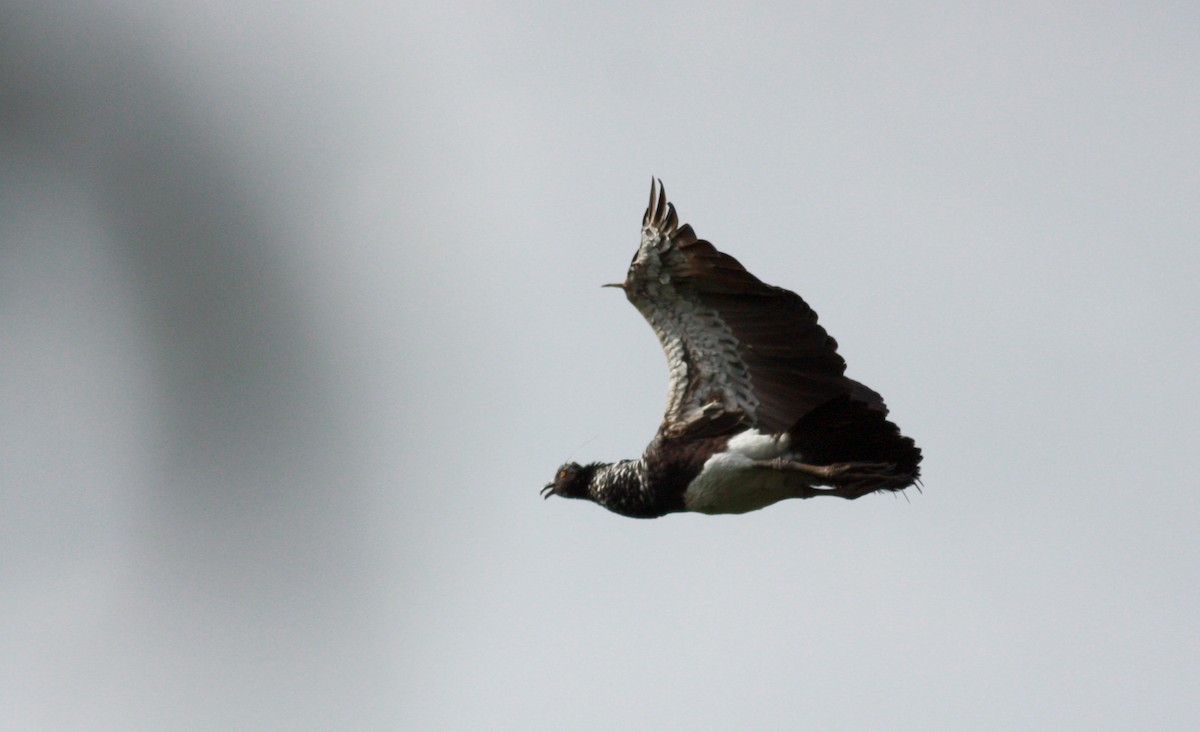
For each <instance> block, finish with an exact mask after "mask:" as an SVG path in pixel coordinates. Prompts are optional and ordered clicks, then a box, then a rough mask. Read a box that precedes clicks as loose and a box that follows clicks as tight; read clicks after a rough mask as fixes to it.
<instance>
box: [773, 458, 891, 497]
mask: <svg viewBox="0 0 1200 732" xmlns="http://www.w3.org/2000/svg"><path fill="white" fill-rule="evenodd" d="M755 466H757V467H763V468H771V469H773V470H785V471H788V472H796V473H801V474H803V475H805V476H807V477H809V478H811V479H813V484H814V485H824V486H829V487H828V488H820V489H814V490H812V492H811V493H808V492H805V495H804V496H803V497H805V498H808V497H810V496H839V497H841V498H847V499H850V500H853V499H855V498H861V497H862V496H865V495H867V494H868V493H873V492H875V491H877V490H879V489H880V488H886V487H887V486H888V485H890V484H893V483H895V482H897V480H898V479H899V480H903V479H902V478H899V477H898V476H897V475H895V473H894V472H893V471H894V470H895V469H896V465H895V464H894V463H870V462H845V463H831V464H829V465H809V464H808V463H801V462H798V461H795V460H788V459H787V458H776V459H774V460H758V461H756V462H755Z"/></svg>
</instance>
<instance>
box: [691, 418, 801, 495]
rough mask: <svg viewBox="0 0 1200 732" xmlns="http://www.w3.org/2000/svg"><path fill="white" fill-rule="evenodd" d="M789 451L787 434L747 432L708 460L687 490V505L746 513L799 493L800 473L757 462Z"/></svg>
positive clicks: (781, 455)
mask: <svg viewBox="0 0 1200 732" xmlns="http://www.w3.org/2000/svg"><path fill="white" fill-rule="evenodd" d="M787 453H788V437H787V435H786V434H780V435H764V434H762V433H761V432H759V431H758V430H747V431H746V432H743V433H742V434H740V435H738V436H737V437H734V438H733V439H732V440H730V441H729V445H728V446H727V447H726V448H725V450H724V452H718V453H716V454H714V455H713V456H712V457H710V458H709V459H708V460H707V461H705V463H704V468H703V469H702V470H701V471H700V474H699V475H697V476H696V477H695V478H693V479H692V482H691V483H689V484H688V487H687V490H686V491H685V492H684V494H683V503H684V506H685V507H686V508H687V510H689V511H698V512H700V513H746V512H747V511H757V510H758V509H760V508H763V507H764V506H770V505H771V504H772V503H775V502H777V501H782V500H783V499H785V498H792V497H794V496H796V495H797V488H800V487H802V486H803V483H802V481H800V480H798V476H797V475H796V474H794V473H791V474H789V473H785V472H781V471H778V470H771V469H770V468H763V467H755V466H754V462H755V461H757V460H772V459H774V458H777V457H783V456H784V455H786V454H787Z"/></svg>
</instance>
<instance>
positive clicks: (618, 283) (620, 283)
mask: <svg viewBox="0 0 1200 732" xmlns="http://www.w3.org/2000/svg"><path fill="white" fill-rule="evenodd" d="M600 286H601V287H620V288H621V289H622V290H624V289H625V283H624V282H613V283H611V284H608V285H600Z"/></svg>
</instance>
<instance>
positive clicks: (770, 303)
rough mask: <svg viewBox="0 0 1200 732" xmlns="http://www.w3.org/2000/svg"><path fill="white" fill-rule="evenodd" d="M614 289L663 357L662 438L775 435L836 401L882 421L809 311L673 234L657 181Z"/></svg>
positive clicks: (674, 223) (874, 398)
mask: <svg viewBox="0 0 1200 732" xmlns="http://www.w3.org/2000/svg"><path fill="white" fill-rule="evenodd" d="M620 286H621V287H622V289H624V290H625V295H626V296H627V297H628V298H629V301H630V302H632V303H633V304H634V306H635V307H636V308H637V309H638V311H640V312H641V314H642V315H643V316H644V317H645V318H646V320H647V321H648V322H649V323H650V327H651V328H653V329H654V333H655V335H657V336H658V340H659V341H660V342H661V343H662V347H663V351H664V352H665V353H666V356H667V365H668V369H669V372H670V385H669V387H668V396H667V409H666V415H665V418H664V420H663V426H662V428H661V430H660V435H662V436H675V435H679V434H682V433H684V432H687V433H693V432H694V431H696V430H699V431H700V432H704V433H710V434H711V433H713V432H724V431H729V430H732V429H734V428H737V427H741V428H745V427H757V428H759V429H761V430H763V431H769V432H781V431H784V430H787V429H789V428H790V427H792V426H793V425H794V424H796V422H797V420H799V419H800V417H802V416H804V415H805V414H808V413H809V412H810V411H812V410H813V409H814V408H816V407H818V406H820V405H821V404H824V403H826V402H828V401H829V400H831V399H834V398H836V397H839V396H848V397H850V398H851V399H852V400H854V401H857V402H862V403H863V404H865V405H866V406H867V407H868V408H870V409H871V410H873V411H877V412H879V413H880V414H886V413H887V409H886V407H885V406H884V404H883V399H882V398H881V397H880V396H879V395H878V394H877V393H875V392H874V391H872V390H871V389H869V388H867V387H866V386H863V385H862V384H860V383H858V382H856V381H853V380H851V379H848V378H846V377H845V375H844V372H845V370H846V362H845V361H844V360H842V357H841V356H839V355H838V353H837V342H836V341H834V339H833V338H832V337H830V336H829V334H828V333H826V332H825V329H824V328H822V327H821V326H820V325H818V324H817V314H816V313H814V312H813V311H812V308H810V307H809V306H808V305H807V304H805V302H804V301H803V300H802V299H800V296H799V295H797V294H795V293H794V292H789V291H788V290H785V289H782V288H779V287H773V286H771V285H768V284H765V283H763V282H762V281H761V280H759V279H758V278H757V277H755V276H754V275H752V274H750V273H749V272H747V271H746V269H745V268H744V267H742V265H741V264H739V263H738V261H737V260H736V259H734V258H733V257H731V256H729V255H727V254H722V253H721V252H718V251H717V250H716V248H715V247H713V245H712V244H710V243H709V242H707V241H705V240H703V239H699V238H697V237H696V234H695V232H693V231H692V227H691V226H689V225H686V224H685V225H683V226H680V225H679V217H678V216H677V215H676V213H675V207H674V206H673V205H672V204H671V203H670V202H669V201H668V200H667V195H666V191H665V190H664V189H663V187H662V182H661V181H657V180H655V181H652V182H651V185H650V204H649V206H648V207H647V208H646V214H645V216H644V217H643V218H642V241H641V246H639V247H638V251H637V254H636V255H635V256H634V258H633V262H632V263H631V264H630V266H629V272H628V274H627V275H626V277H625V282H624V283H623V284H622V285H620Z"/></svg>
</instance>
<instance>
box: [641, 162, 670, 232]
mask: <svg viewBox="0 0 1200 732" xmlns="http://www.w3.org/2000/svg"><path fill="white" fill-rule="evenodd" d="M642 226H651V227H654V228H655V229H658V230H659V231H661V232H662V233H664V234H667V235H671V234H673V233H675V230H676V229H678V228H679V215H678V214H677V213H676V212H675V204H673V203H671V202H670V201H669V200H668V199H667V188H666V186H664V185H663V182H662V179H661V178H657V177H654V176H651V177H650V202H649V203H647V204H646V213H645V214H644V215H643V216H642Z"/></svg>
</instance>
